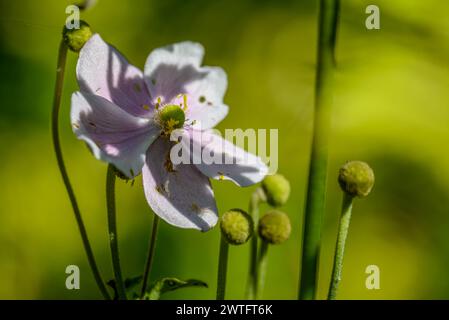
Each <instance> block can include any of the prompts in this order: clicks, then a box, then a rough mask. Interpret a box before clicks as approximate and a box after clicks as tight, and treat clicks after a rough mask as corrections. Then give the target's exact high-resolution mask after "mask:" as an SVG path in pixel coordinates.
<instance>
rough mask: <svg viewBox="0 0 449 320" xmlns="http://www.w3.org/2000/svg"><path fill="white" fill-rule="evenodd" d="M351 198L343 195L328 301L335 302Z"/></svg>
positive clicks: (349, 217) (347, 228) (341, 267)
mask: <svg viewBox="0 0 449 320" xmlns="http://www.w3.org/2000/svg"><path fill="white" fill-rule="evenodd" d="M352 199H353V197H352V196H350V195H348V194H347V193H344V195H343V204H342V208H341V217H340V225H339V228H338V237H337V245H336V247H335V256H334V267H333V269H332V278H331V285H330V288H329V295H328V297H327V298H328V300H335V299H336V297H337V290H338V285H339V284H340V280H341V272H342V269H343V256H344V254H345V245H346V238H347V237H348V231H349V223H350V222H351V212H352Z"/></svg>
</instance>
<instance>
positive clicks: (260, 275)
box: [256, 241, 269, 300]
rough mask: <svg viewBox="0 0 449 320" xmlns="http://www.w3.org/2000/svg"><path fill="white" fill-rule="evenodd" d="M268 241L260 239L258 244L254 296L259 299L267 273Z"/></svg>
mask: <svg viewBox="0 0 449 320" xmlns="http://www.w3.org/2000/svg"><path fill="white" fill-rule="evenodd" d="M268 245H269V244H268V242H266V241H262V243H261V245H260V252H259V260H258V263H257V264H258V266H257V287H256V298H257V299H258V300H259V299H261V297H262V293H263V289H264V287H265V278H266V274H267V264H268Z"/></svg>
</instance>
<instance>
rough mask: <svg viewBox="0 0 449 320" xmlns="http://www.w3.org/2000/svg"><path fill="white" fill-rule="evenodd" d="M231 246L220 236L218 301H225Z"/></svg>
mask: <svg viewBox="0 0 449 320" xmlns="http://www.w3.org/2000/svg"><path fill="white" fill-rule="evenodd" d="M228 251H229V244H228V242H227V241H226V239H225V238H224V237H223V235H221V236H220V256H219V260H218V277H217V299H216V300H224V299H225V292H226V275H227V269H228Z"/></svg>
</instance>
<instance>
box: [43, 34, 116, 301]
mask: <svg viewBox="0 0 449 320" xmlns="http://www.w3.org/2000/svg"><path fill="white" fill-rule="evenodd" d="M66 58H67V46H66V45H65V43H64V41H63V40H61V43H60V45H59V53H58V64H57V67H56V84H55V92H54V98H53V110H52V119H51V133H52V140H53V148H54V151H55V154H56V161H57V163H58V168H59V171H60V173H61V177H62V180H63V182H64V186H65V188H66V191H67V194H68V196H69V199H70V203H71V205H72V209H73V213H74V215H75V220H76V223H77V225H78V229H79V232H80V235H81V240H82V242H83V246H84V251H85V252H86V256H87V260H88V262H89V266H90V269H91V270H92V274H93V276H94V279H95V281H96V283H97V286H98V288H99V289H100V291H101V293H102V295H103V297H104V298H105V299H108V300H110V299H111V296H110V295H109V292H108V290H107V289H106V286H105V284H104V282H103V279H102V277H101V274H100V271H99V269H98V266H97V263H96V262H95V257H94V254H93V251H92V247H91V246H90V242H89V238H88V236H87V231H86V227H85V226H84V222H83V218H82V216H81V212H80V209H79V207H78V202H77V200H76V197H75V192H74V191H73V188H72V185H71V183H70V179H69V176H68V174H67V169H66V167H65V163H64V158H63V156H62V149H61V142H60V140H59V121H58V120H59V110H60V108H61V96H62V87H63V82H64V71H65V64H66Z"/></svg>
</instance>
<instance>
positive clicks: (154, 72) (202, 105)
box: [145, 42, 228, 130]
mask: <svg viewBox="0 0 449 320" xmlns="http://www.w3.org/2000/svg"><path fill="white" fill-rule="evenodd" d="M203 55H204V49H203V47H202V46H201V45H200V44H198V43H192V42H181V43H178V44H174V45H171V46H168V47H164V48H159V49H156V50H154V51H153V52H152V53H151V54H150V55H149V57H148V59H147V62H146V64H145V80H146V83H147V86H148V90H149V91H150V94H151V96H152V99H153V103H156V101H157V99H159V98H160V99H161V100H162V103H165V104H167V103H174V104H180V103H183V97H182V96H180V95H183V94H186V95H187V105H188V109H187V118H188V119H189V120H190V121H195V123H196V124H195V125H196V126H197V127H201V128H202V129H203V130H205V129H209V128H212V127H214V126H215V125H216V124H217V123H218V122H220V121H221V120H223V118H224V117H225V116H226V115H227V113H228V106H227V105H225V104H224V103H223V97H224V94H225V92H226V89H227V84H228V82H227V76H226V73H225V72H224V70H223V69H222V68H219V67H207V66H206V67H200V64H201V60H202V57H203Z"/></svg>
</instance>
